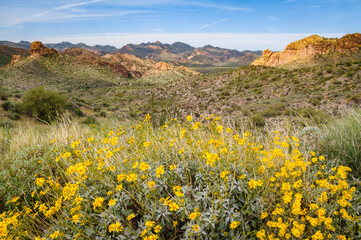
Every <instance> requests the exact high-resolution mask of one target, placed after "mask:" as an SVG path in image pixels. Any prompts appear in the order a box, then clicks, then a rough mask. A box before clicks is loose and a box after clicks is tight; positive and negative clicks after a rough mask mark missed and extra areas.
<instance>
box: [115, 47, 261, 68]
mask: <svg viewBox="0 0 361 240" xmlns="http://www.w3.org/2000/svg"><path fill="white" fill-rule="evenodd" d="M117 52H119V53H128V54H132V55H135V56H137V57H140V58H148V59H153V60H156V61H166V62H175V63H178V64H181V65H184V66H241V65H248V64H250V63H251V62H252V61H253V60H254V59H256V58H257V57H259V55H260V54H261V52H260V51H255V52H252V51H242V52H239V51H237V50H229V49H225V48H219V47H213V46H211V45H206V46H204V47H199V48H194V47H192V46H190V45H188V44H185V43H181V42H175V43H173V44H163V43H161V42H159V41H157V42H154V43H149V42H148V43H141V44H128V45H126V46H124V47H122V48H121V49H119V50H118V51H117Z"/></svg>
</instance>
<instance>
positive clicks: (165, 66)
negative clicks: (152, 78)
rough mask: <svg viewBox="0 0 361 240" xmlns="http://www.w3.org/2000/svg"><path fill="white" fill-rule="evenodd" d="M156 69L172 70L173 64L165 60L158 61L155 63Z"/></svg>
mask: <svg viewBox="0 0 361 240" xmlns="http://www.w3.org/2000/svg"><path fill="white" fill-rule="evenodd" d="M154 67H155V69H156V70H161V71H166V70H170V69H171V66H170V65H169V64H167V63H165V62H158V63H156V64H155V66H154Z"/></svg>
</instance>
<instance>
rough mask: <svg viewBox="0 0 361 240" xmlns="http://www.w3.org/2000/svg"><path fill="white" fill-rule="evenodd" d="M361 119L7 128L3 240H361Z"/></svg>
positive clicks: (212, 119) (208, 119) (191, 119)
mask: <svg viewBox="0 0 361 240" xmlns="http://www.w3.org/2000/svg"><path fill="white" fill-rule="evenodd" d="M360 116H361V113H360V112H359V111H352V112H350V113H348V115H347V116H344V117H342V118H339V119H335V120H333V121H330V122H329V124H328V125H319V126H318V127H313V126H307V127H306V128H304V127H303V126H302V125H294V124H291V123H282V124H279V125H272V126H271V125H268V124H266V125H265V126H263V127H255V126H254V125H253V123H252V121H244V122H242V123H241V124H237V126H236V124H235V122H234V121H231V120H229V119H228V120H227V119H222V118H221V117H220V116H212V115H209V116H199V117H195V116H190V115H189V116H187V118H186V119H168V120H167V121H166V122H165V124H164V125H162V126H160V127H154V126H153V123H152V122H154V121H156V119H152V118H151V117H150V116H149V115H147V116H146V117H145V118H144V120H142V121H139V122H137V123H136V124H134V122H128V123H124V122H117V121H115V120H113V121H109V122H107V123H106V122H103V123H101V124H92V125H84V124H79V123H76V122H74V121H71V120H69V119H66V118H64V119H63V120H62V121H59V122H55V123H53V125H49V126H48V127H44V128H41V129H36V128H34V126H33V125H31V124H30V125H28V126H26V127H23V128H17V129H13V130H12V131H9V130H7V129H6V128H1V141H0V143H1V150H2V155H3V156H5V157H4V158H2V159H3V160H2V161H3V162H2V172H1V174H0V178H1V182H3V183H4V184H3V185H2V187H1V191H0V194H1V195H0V196H1V211H2V214H1V215H0V220H1V222H0V227H1V228H0V230H1V231H0V234H1V235H0V237H1V238H3V239H14V238H21V239H74V238H75V239H96V238H101V239H206V238H212V239H277V238H278V239H357V238H358V237H360V236H361V235H360V221H359V214H360V212H359V211H360V204H361V198H360V188H359V184H360V182H359V179H360V173H359V172H358V171H357V165H356V164H355V162H356V161H358V155H357V154H359V152H358V148H357V146H358V145H357V143H358V142H359V141H360V135H359V134H353V135H348V139H347V142H348V143H349V145H353V146H349V147H347V146H344V145H343V144H342V143H343V141H346V140H344V137H345V134H347V132H348V131H349V132H355V131H356V130H357V129H358V127H359V124H358V122H359V119H360ZM330 138H332V139H333V142H330ZM336 143H339V144H336Z"/></svg>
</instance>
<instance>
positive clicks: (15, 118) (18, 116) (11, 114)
mask: <svg viewBox="0 0 361 240" xmlns="http://www.w3.org/2000/svg"><path fill="white" fill-rule="evenodd" d="M9 118H10V119H11V120H15V121H16V120H19V119H20V114H18V113H14V112H11V113H9Z"/></svg>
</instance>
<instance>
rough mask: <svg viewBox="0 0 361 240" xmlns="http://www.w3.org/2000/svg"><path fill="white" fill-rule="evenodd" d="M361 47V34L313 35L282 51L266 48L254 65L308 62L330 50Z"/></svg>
mask: <svg viewBox="0 0 361 240" xmlns="http://www.w3.org/2000/svg"><path fill="white" fill-rule="evenodd" d="M360 48H361V34H360V33H354V34H347V35H345V36H343V37H341V38H339V39H338V38H323V37H320V36H318V35H312V36H310V37H306V38H304V39H301V40H299V41H295V42H292V43H290V44H288V45H287V47H286V48H285V49H284V50H283V51H282V52H272V51H270V50H269V49H266V50H264V51H263V53H262V57H261V58H258V59H256V60H255V61H254V62H253V63H252V65H263V66H270V67H275V66H279V65H284V64H287V63H290V62H292V61H301V62H307V61H308V60H312V59H314V57H315V56H317V55H324V54H327V53H330V52H340V53H351V52H352V51H358V50H360Z"/></svg>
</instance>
